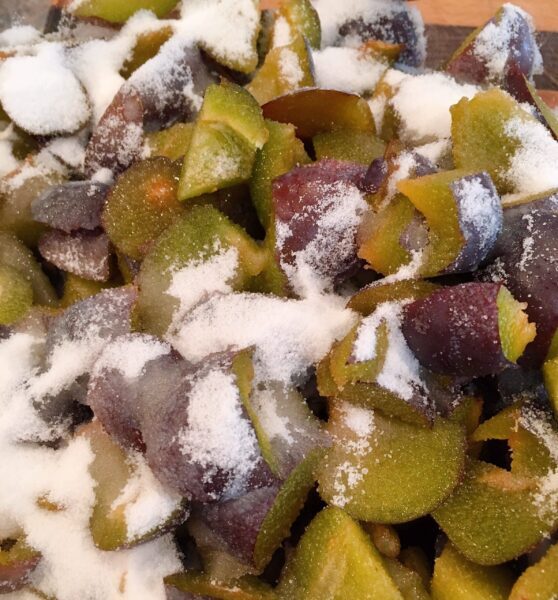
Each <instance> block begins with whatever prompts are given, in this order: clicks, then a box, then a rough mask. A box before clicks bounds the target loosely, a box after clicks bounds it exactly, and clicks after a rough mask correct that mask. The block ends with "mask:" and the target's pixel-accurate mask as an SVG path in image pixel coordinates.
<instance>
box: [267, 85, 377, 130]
mask: <svg viewBox="0 0 558 600" xmlns="http://www.w3.org/2000/svg"><path fill="white" fill-rule="evenodd" d="M262 108H263V114H264V117H265V118H266V119H271V120H273V121H279V122H280V123H292V124H293V125H294V126H295V127H296V133H297V136H298V137H301V138H303V139H310V138H313V137H315V136H316V135H318V134H319V133H323V132H324V131H333V130H335V129H354V130H356V131H365V132H368V133H371V134H372V135H373V134H374V133H375V132H376V128H375V125H374V117H373V116H372V112H371V111H370V106H368V102H366V100H364V99H363V98H361V97H360V96H359V95H357V94H349V93H348V92H341V91H339V90H322V89H319V88H311V89H304V90H298V91H296V92H291V93H290V94H286V95H285V96H280V97H279V98H275V100H272V101H271V102H268V103H267V104H265V105H264V106H263V107H262Z"/></svg>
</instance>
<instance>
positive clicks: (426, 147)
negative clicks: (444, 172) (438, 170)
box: [414, 138, 452, 165]
mask: <svg viewBox="0 0 558 600" xmlns="http://www.w3.org/2000/svg"><path fill="white" fill-rule="evenodd" d="M451 146H452V141H451V139H450V138H444V139H441V140H438V141H437V142H429V143H428V144H422V146H416V147H415V148H414V151H415V152H416V153H417V154H420V155H421V156H422V157H424V158H426V159H427V160H429V161H430V162H431V163H432V164H434V165H439V164H440V161H441V160H442V159H443V158H444V157H445V156H447V155H450V153H451Z"/></svg>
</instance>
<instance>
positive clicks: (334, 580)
mask: <svg viewBox="0 0 558 600" xmlns="http://www.w3.org/2000/svg"><path fill="white" fill-rule="evenodd" d="M277 594H278V597H279V598H280V599H281V600H291V599H292V598H297V600H317V599H318V598H320V599H321V600H334V599H335V598H359V599H361V600H373V599H375V598H382V599H383V600H403V596H402V594H401V593H400V592H399V590H398V588H397V586H396V584H395V582H394V581H393V579H392V578H391V577H390V575H389V572H388V570H387V569H386V566H385V565H384V563H383V561H382V558H381V556H380V554H379V552H378V551H377V550H376V548H375V547H374V545H373V544H372V542H371V541H370V539H369V537H368V536H367V535H366V534H365V532H364V531H363V530H362V529H361V528H360V527H359V525H358V524H357V523H356V522H355V521H353V519H351V517H349V516H348V515H347V514H346V513H345V512H343V511H342V510H340V509H339V508H333V507H331V508H326V509H324V510H322V511H321V512H320V513H318V515H317V516H316V517H314V519H313V521H312V522H311V523H310V525H309V526H308V528H307V529H306V532H305V533H304V535H303V537H302V539H301V540H300V542H299V544H298V546H297V548H296V550H295V553H294V555H293V556H292V557H291V559H290V560H289V561H288V562H287V564H286V566H285V569H284V571H283V573H282V575H281V580H280V582H279V586H278V588H277Z"/></svg>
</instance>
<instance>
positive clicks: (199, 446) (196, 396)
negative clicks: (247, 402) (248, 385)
mask: <svg viewBox="0 0 558 600" xmlns="http://www.w3.org/2000/svg"><path fill="white" fill-rule="evenodd" d="M187 414H188V427H187V429H183V430H182V431H181V432H180V433H179V435H178V441H179V443H180V449H181V451H182V452H183V453H184V454H185V455H187V456H188V457H190V459H191V461H192V462H194V463H198V464H200V465H202V466H203V467H206V468H207V477H208V480H210V479H211V477H212V476H214V474H215V473H214V472H215V470H216V469H220V470H222V471H225V472H227V473H230V476H231V482H230V483H229V484H228V489H227V492H228V493H230V494H232V495H234V494H237V493H239V492H241V490H242V489H243V488H244V487H245V485H246V480H247V478H248V476H249V475H250V473H251V472H252V471H253V468H254V465H255V463H256V461H257V460H258V456H259V447H258V441H257V439H256V434H255V432H254V429H253V428H252V426H251V424H250V422H249V421H248V420H247V418H246V417H245V416H244V414H243V408H242V401H241V399H240V394H239V391H238V386H237V383H236V379H235V377H234V376H233V375H232V374H230V373H225V372H222V371H220V370H212V371H209V372H208V373H203V374H201V375H199V376H198V377H197V378H196V379H195V380H194V381H193V383H192V390H191V392H190V394H189V396H188V409H187Z"/></svg>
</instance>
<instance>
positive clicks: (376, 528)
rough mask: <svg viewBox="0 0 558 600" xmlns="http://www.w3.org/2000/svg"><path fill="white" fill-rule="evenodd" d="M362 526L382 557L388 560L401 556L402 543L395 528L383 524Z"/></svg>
mask: <svg viewBox="0 0 558 600" xmlns="http://www.w3.org/2000/svg"><path fill="white" fill-rule="evenodd" d="M362 526H363V528H364V530H365V531H366V532H368V534H369V535H370V538H371V539H372V542H373V544H374V546H376V548H377V549H378V551H379V552H380V554H382V556H386V557H388V558H397V557H398V556H399V552H400V551H401V541H400V539H399V534H398V533H397V531H396V529H395V527H392V526H391V525H383V524H382V523H362Z"/></svg>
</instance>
